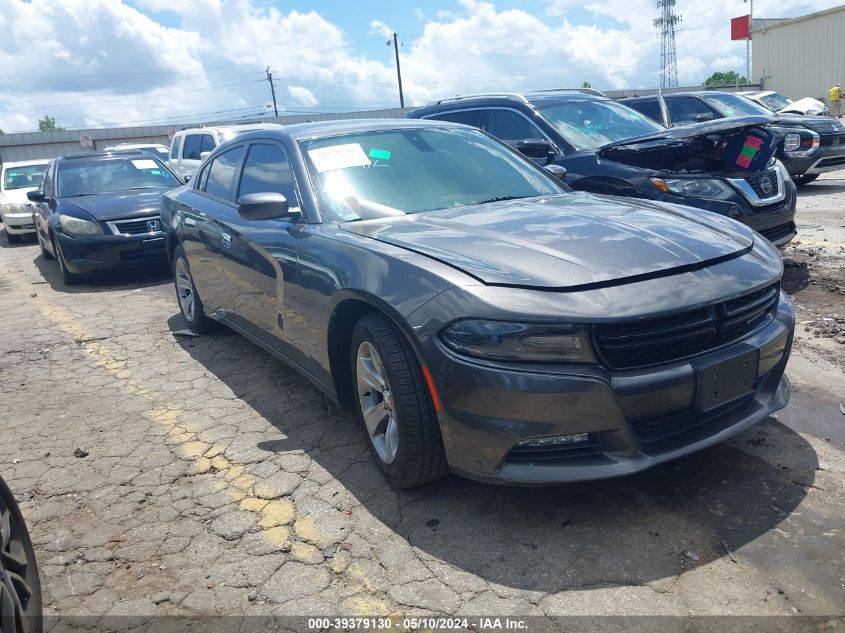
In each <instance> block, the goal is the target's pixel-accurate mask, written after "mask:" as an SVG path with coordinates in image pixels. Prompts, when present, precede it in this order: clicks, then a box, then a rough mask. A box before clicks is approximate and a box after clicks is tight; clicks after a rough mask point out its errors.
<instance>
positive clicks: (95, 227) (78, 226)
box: [59, 213, 103, 235]
mask: <svg viewBox="0 0 845 633" xmlns="http://www.w3.org/2000/svg"><path fill="white" fill-rule="evenodd" d="M59 224H61V225H62V230H63V231H64V232H65V233H69V234H71V235H100V234H102V232H103V229H102V227H100V225H99V224H97V223H96V222H92V221H91V220H83V219H82V218H75V217H73V216H72V215H63V214H61V213H60V214H59Z"/></svg>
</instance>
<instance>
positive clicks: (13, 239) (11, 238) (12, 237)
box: [6, 231, 21, 244]
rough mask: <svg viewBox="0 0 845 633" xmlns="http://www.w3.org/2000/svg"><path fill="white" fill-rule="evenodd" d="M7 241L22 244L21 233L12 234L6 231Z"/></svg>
mask: <svg viewBox="0 0 845 633" xmlns="http://www.w3.org/2000/svg"><path fill="white" fill-rule="evenodd" d="M6 241H7V242H8V243H9V244H20V243H21V236H20V235H12V234H11V233H9V231H6Z"/></svg>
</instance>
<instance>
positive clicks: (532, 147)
mask: <svg viewBox="0 0 845 633" xmlns="http://www.w3.org/2000/svg"><path fill="white" fill-rule="evenodd" d="M516 150H517V151H518V152H519V153H520V154H522V155H523V156H526V157H528V158H535V159H541V158H549V157H550V156H553V155H554V150H552V146H551V144H550V143H549V142H548V141H547V140H545V139H534V138H532V139H528V140H525V141H517V142H516Z"/></svg>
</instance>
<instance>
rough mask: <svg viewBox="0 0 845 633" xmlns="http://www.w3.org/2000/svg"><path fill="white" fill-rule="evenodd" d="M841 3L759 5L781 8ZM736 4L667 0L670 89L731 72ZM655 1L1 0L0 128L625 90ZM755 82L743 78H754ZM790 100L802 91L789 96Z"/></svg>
mask: <svg viewBox="0 0 845 633" xmlns="http://www.w3.org/2000/svg"><path fill="white" fill-rule="evenodd" d="M838 4H841V0H817V1H816V2H808V1H807V0H756V2H755V14H756V15H757V16H758V17H789V16H794V15H800V14H802V13H807V12H810V11H812V10H818V9H824V8H829V7H832V6H835V5H838ZM747 6H748V5H747V4H745V3H743V2H742V0H707V2H701V1H700V0H678V1H677V11H678V13H681V14H682V15H683V22H682V24H681V26H680V29H679V31H678V40H677V48H678V67H679V78H680V81H681V83H682V84H686V85H691V84H698V83H700V82H702V81H703V80H704V79H706V78H707V77H708V76H709V75H710V74H712V73H713V72H714V71H726V70H736V71H741V72H744V69H745V45H744V43H741V42H731V41H730V37H729V20H730V18H731V17H734V16H737V15H742V14H743V13H745V12H747ZM656 14H657V9H656V7H655V2H654V0H523V1H516V0H433V1H431V0H429V1H427V2H416V1H415V0H399V1H396V0H394V1H392V2H388V1H386V0H312V1H309V2H306V1H305V0H287V1H281V0H278V1H274V2H269V1H267V0H29V1H26V2H25V1H24V0H0V32H3V33H5V34H10V35H9V36H8V37H4V38H2V39H0V83H2V86H3V89H2V90H0V129H3V130H5V131H7V132H11V131H26V130H32V129H36V128H37V121H38V118H39V117H40V116H42V115H43V114H50V115H51V116H54V117H55V118H56V119H57V120H58V121H59V123H60V124H61V125H64V126H65V127H87V126H111V125H143V124H159V123H161V124H173V125H174V126H177V127H178V126H179V125H184V124H187V123H189V122H199V121H213V120H221V119H230V118H238V117H255V116H263V115H266V114H267V104H268V102H269V101H270V93H269V86H268V84H267V82H266V81H264V78H265V74H264V69H265V68H266V67H267V66H268V65H269V66H270V68H271V70H272V72H273V75H274V77H275V79H276V86H277V97H278V102H279V107H280V109H282V110H285V111H289V112H305V113H307V112H321V111H340V110H354V109H358V110H360V109H375V108H384V107H395V106H397V105H398V96H397V92H398V91H397V86H396V78H395V67H394V61H393V50H392V48H390V47H388V46H386V40H387V34H389V33H391V32H393V31H396V32H397V33H399V35H400V40H401V48H400V55H401V59H402V70H403V81H404V86H405V98H406V103H407V104H409V105H420V104H423V103H425V102H427V101H430V100H432V99H435V98H442V97H445V96H452V95H455V94H466V93H470V92H478V91H489V90H496V91H502V90H512V91H519V90H535V89H540V88H547V87H561V86H580V85H581V82H582V81H589V82H590V83H591V84H592V86H593V87H594V88H599V89H619V88H629V89H632V90H636V89H641V88H646V87H653V86H656V85H658V84H659V78H660V42H659V38H658V36H657V33H656V31H655V29H654V27H653V24H652V21H653V19H654V18H655V17H656ZM752 79H753V78H752ZM793 96H795V97H801V96H805V95H793Z"/></svg>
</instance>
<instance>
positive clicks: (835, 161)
mask: <svg viewBox="0 0 845 633" xmlns="http://www.w3.org/2000/svg"><path fill="white" fill-rule="evenodd" d="M838 165H845V156H831V157H830V158H823V159H821V160H820V161H819V163H818V165H816V167H817V168H819V167H836V166H838Z"/></svg>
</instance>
